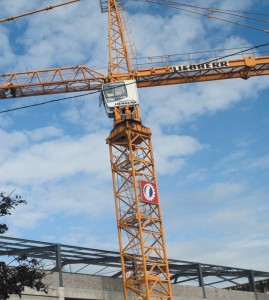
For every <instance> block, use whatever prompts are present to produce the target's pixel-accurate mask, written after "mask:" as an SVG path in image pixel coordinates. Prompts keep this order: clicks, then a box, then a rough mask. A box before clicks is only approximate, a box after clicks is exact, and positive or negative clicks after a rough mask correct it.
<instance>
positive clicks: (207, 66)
mask: <svg viewBox="0 0 269 300" xmlns="http://www.w3.org/2000/svg"><path fill="white" fill-rule="evenodd" d="M225 67H229V61H220V62H208V63H201V64H193V65H179V66H173V67H172V70H173V72H186V71H199V70H210V69H218V68H225Z"/></svg>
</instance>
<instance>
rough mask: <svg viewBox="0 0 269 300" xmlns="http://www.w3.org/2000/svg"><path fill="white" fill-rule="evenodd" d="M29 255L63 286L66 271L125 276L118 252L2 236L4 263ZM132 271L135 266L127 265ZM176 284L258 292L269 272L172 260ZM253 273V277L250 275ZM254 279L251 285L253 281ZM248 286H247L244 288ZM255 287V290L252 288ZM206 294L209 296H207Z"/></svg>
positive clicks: (0, 251) (172, 278) (0, 252)
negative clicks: (56, 274)
mask: <svg viewBox="0 0 269 300" xmlns="http://www.w3.org/2000/svg"><path fill="white" fill-rule="evenodd" d="M22 254H26V255H27V256H28V257H34V258H37V259H39V260H41V261H42V263H43V265H44V268H45V269H46V270H48V271H54V272H59V285H60V286H63V285H64V282H63V277H62V272H70V273H79V274H89V275H99V276H109V277H112V278H119V277H121V276H122V271H121V258H120V252H118V251H107V250H101V249H94V248H86V247H77V246H71V245H64V244H54V243H47V242H41V241H34V240H26V239H18V238H12V237H7V236H1V237H0V261H6V262H7V263H9V264H10V265H12V263H11V261H12V260H13V259H14V256H17V255H22ZM127 264H128V265H129V267H130V269H131V268H132V265H131V263H130V262H127ZM168 264H169V270H170V281H171V283H172V284H181V285H182V284H188V285H192V286H201V287H202V288H203V289H204V287H214V288H228V289H237V290H241V289H242V286H243V287H244V288H243V290H246V291H252V292H255V291H253V287H254V286H255V287H256V290H257V291H258V292H263V291H267V289H265V290H263V289H260V288H257V286H259V285H260V283H261V282H263V284H264V283H265V282H267V286H268V282H269V272H263V271H256V270H248V269H240V268H233V267H227V266H219V265H212V264H206V263H199V264H198V263H196V262H189V261H183V260H175V259H168ZM250 272H251V276H250ZM250 280H251V282H250ZM243 283H244V285H242V284H243ZM251 287H252V289H251ZM204 295H205V294H204Z"/></svg>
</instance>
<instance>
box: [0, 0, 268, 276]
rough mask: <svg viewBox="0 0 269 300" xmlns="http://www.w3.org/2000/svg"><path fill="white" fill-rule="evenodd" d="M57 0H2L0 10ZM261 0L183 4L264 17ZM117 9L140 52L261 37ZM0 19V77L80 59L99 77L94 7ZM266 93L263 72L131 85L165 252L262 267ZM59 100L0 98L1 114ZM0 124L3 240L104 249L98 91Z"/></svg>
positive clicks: (104, 169) (228, 44)
mask: <svg viewBox="0 0 269 300" xmlns="http://www.w3.org/2000/svg"><path fill="white" fill-rule="evenodd" d="M59 2H60V1H56V0H55V1H52V0H51V1H46V3H45V1H41V0H40V1H35V2H31V3H29V1H26V0H21V1H19V3H18V1H15V0H4V1H1V3H0V17H1V18H4V17H8V16H11V15H16V14H19V13H23V12H26V11H30V10H32V9H37V8H40V7H43V6H48V5H53V4H57V3H59ZM201 2H203V3H202V4H201ZM242 2H243V3H242ZM264 2H265V1H258V0H246V1H232V0H226V1H213V0H212V1H211V0H208V1H188V3H191V4H197V5H203V6H204V7H205V6H206V7H217V8H222V9H230V10H238V11H245V12H251V11H255V12H258V13H264V12H268V13H269V4H264ZM126 14H127V17H128V21H129V22H128V24H129V27H130V29H131V38H132V41H133V42H135V45H136V50H137V52H138V55H139V56H143V57H148V56H155V55H162V54H177V53H186V52H195V51H209V50H212V49H220V50H221V49H230V48H240V47H246V46H251V45H258V44H264V43H266V42H268V34H266V33H263V32H259V31H255V30H250V29H247V28H244V27H238V26H234V25H232V24H228V23H223V22H220V21H214V20H211V19H208V18H205V17H199V16H197V15H193V14H187V13H182V12H181V11H179V10H172V9H168V8H164V7H158V6H152V4H146V3H143V2H135V1H127V3H126ZM259 17H263V16H259ZM264 17H265V16H264ZM267 17H268V16H267ZM240 22H245V21H244V20H243V21H242V20H240ZM248 23H249V24H250V21H248ZM251 24H253V23H251ZM0 25H1V26H0V38H1V44H0V49H1V57H0V68H1V73H6V72H9V71H23V70H25V69H26V68H28V69H42V68H49V67H59V66H74V65H79V64H83V65H86V66H88V67H90V68H92V69H94V68H99V67H102V68H104V69H103V72H106V67H107V61H108V58H107V57H108V54H107V48H106V47H107V20H106V15H105V14H101V12H100V8H99V1H81V2H80V3H77V4H72V5H70V6H66V7H62V8H58V9H55V10H53V11H49V12H44V13H40V14H38V15H33V16H30V17H27V18H23V19H18V20H16V21H13V22H8V23H2V24H0ZM259 26H260V27H263V28H266V26H268V25H267V24H262V23H261V24H259ZM267 29H269V28H268V27H267ZM263 50H264V51H266V50H267V51H268V47H267V48H263ZM267 55H268V53H267ZM268 92H269V79H268V77H266V76H264V77H259V78H251V79H249V80H247V81H245V80H239V79H238V80H237V79H236V80H226V81H215V82H210V83H196V84H187V85H181V86H167V87H155V88H148V89H140V90H139V95H140V103H141V105H140V109H141V114H142V119H143V122H144V124H145V125H146V126H149V127H150V128H151V129H152V131H153V138H152V140H153V147H154V155H155V159H156V168H157V175H158V183H159V190H160V195H161V205H162V210H163V219H164V226H165V232H166V240H167V247H168V254H169V257H170V258H176V259H181V260H190V261H200V262H205V263H212V264H223V265H228V266H238V267H244V268H251V269H259V270H265V271H268V270H269V262H268V251H269V238H268V229H269V221H268V217H267V216H268V213H269V204H268V195H269V186H268V178H269V171H268V170H269V155H268V153H269V152H268V150H269V141H268V140H269V139H268V126H269V114H268V111H269V102H268V99H267V98H268ZM60 97H61V96H59V95H57V96H50V97H47V96H46V97H44V96H43V97H39V98H29V99H24V98H21V99H17V100H12V101H10V100H9V101H1V103H0V104H1V107H0V110H2V109H6V108H10V107H16V106H21V105H25V104H29V103H35V102H38V101H41V100H42V101H44V100H45V99H48V100H49V99H57V98H60ZM0 121H1V127H0V138H1V141H2V142H1V151H0V166H1V173H0V186H1V190H3V191H6V192H7V193H8V192H10V191H12V190H14V189H16V193H18V194H20V195H22V196H23V198H25V199H27V201H28V205H27V206H24V207H19V208H17V209H16V211H14V212H13V214H12V216H10V217H9V218H8V219H6V221H7V222H8V225H9V227H10V230H9V232H8V235H9V236H13V237H21V238H26V239H36V240H42V241H49V242H60V243H66V244H73V245H80V246H88V247H92V248H102V249H110V250H112V249H113V250H117V249H118V242H117V230H116V223H115V210H114V200H113V192H112V182H111V173H110V164H109V152H108V147H107V145H106V144H105V139H106V137H107V136H108V134H109V131H110V130H111V128H112V121H111V120H109V119H108V118H107V117H106V115H105V112H104V110H103V108H99V106H98V96H97V95H92V96H85V97H81V98H80V99H76V100H70V101H66V102H60V103H57V104H51V105H47V106H41V107H36V108H31V109H26V110H21V111H17V112H12V113H7V114H1V115H0Z"/></svg>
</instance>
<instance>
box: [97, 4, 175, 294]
mask: <svg viewBox="0 0 269 300" xmlns="http://www.w3.org/2000/svg"><path fill="white" fill-rule="evenodd" d="M107 3H108V8H107V11H108V23H109V68H108V83H107V84H105V85H103V87H102V97H103V98H102V99H103V102H104V104H105V108H106V111H107V114H108V116H109V117H113V118H114V128H113V130H112V131H111V132H110V135H109V137H108V138H107V143H108V144H109V150H110V151H109V152H110V162H111V170H112V178H113V187H114V198H115V205H116V216H117V227H118V238H119V248H120V254H121V265H122V279H123V287H124V297H125V299H126V300H127V299H129V297H130V299H133V298H134V299H167V300H168V299H172V289H171V283H170V276H169V268H168V258H167V253H166V246H165V239H164V230H163V224H162V217H161V208H160V203H159V198H158V190H157V179H156V172H155V168H154V159H153V151H152V144H151V131H150V129H149V128H146V127H145V126H143V125H142V123H141V119H140V114H139V101H138V94H137V88H136V82H135V80H134V75H133V72H132V63H131V59H130V56H129V52H128V47H127V44H126V40H125V35H124V27H123V24H122V20H124V19H123V16H121V14H122V13H123V10H122V9H121V10H119V9H118V6H117V2H116V0H108V2H107ZM103 10H105V7H103ZM114 74H115V75H116V74H126V76H124V77H122V79H124V80H123V81H118V79H117V78H115V77H114ZM130 265H131V266H132V267H131V268H130V267H128V266H130ZM133 296H134V297H133Z"/></svg>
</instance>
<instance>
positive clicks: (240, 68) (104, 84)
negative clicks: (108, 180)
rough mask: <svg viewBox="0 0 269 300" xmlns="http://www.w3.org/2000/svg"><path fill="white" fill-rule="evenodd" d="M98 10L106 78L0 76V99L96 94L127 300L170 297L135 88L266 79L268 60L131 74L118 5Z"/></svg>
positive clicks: (104, 1) (48, 73)
mask: <svg viewBox="0 0 269 300" xmlns="http://www.w3.org/2000/svg"><path fill="white" fill-rule="evenodd" d="M118 1H120V0H118ZM73 2H76V1H73ZM101 10H102V12H107V13H108V31H109V41H108V42H109V65H108V74H102V73H100V72H97V71H96V70H92V69H90V68H87V67H85V66H76V67H64V68H53V69H46V70H34V71H28V70H27V71H26V72H13V73H9V74H0V99H9V98H11V99H12V98H19V97H29V96H41V95H49V94H58V93H68V92H82V91H89V90H96V91H101V99H102V102H103V104H104V107H105V110H106V113H107V115H108V117H110V118H114V126H113V129H112V131H111V132H110V134H109V136H108V138H107V140H106V142H107V144H108V145H109V151H110V162H111V170H112V179H113V187H114V198H115V206H116V216H117V227H118V237H119V247H120V253H121V264H122V279H123V287H124V296H125V299H126V300H127V299H133V298H134V299H147V300H149V299H172V290H171V284H170V276H169V268H168V260H167V251H166V245H165V238H164V230H163V223H162V214H161V207H160V199H159V194H158V185H157V179H156V171H155V166H154V157H153V150H152V143H151V130H150V129H149V128H147V127H145V126H144V125H143V124H142V123H141V118H140V113H139V98H138V93H137V87H139V88H140V87H150V86H157V85H158V86H160V85H171V84H183V83H192V82H201V81H211V80H222V79H232V78H243V79H247V78H249V77H252V76H262V75H268V74H269V56H261V57H245V58H242V59H235V60H228V61H223V60H215V61H208V62H200V63H197V64H188V65H176V66H175V65H173V66H169V65H166V66H152V67H151V68H142V69H138V70H134V69H133V67H132V62H131V58H130V55H129V49H128V46H127V43H126V35H125V30H124V29H125V21H124V16H123V3H120V2H117V1H116V0H101Z"/></svg>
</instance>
